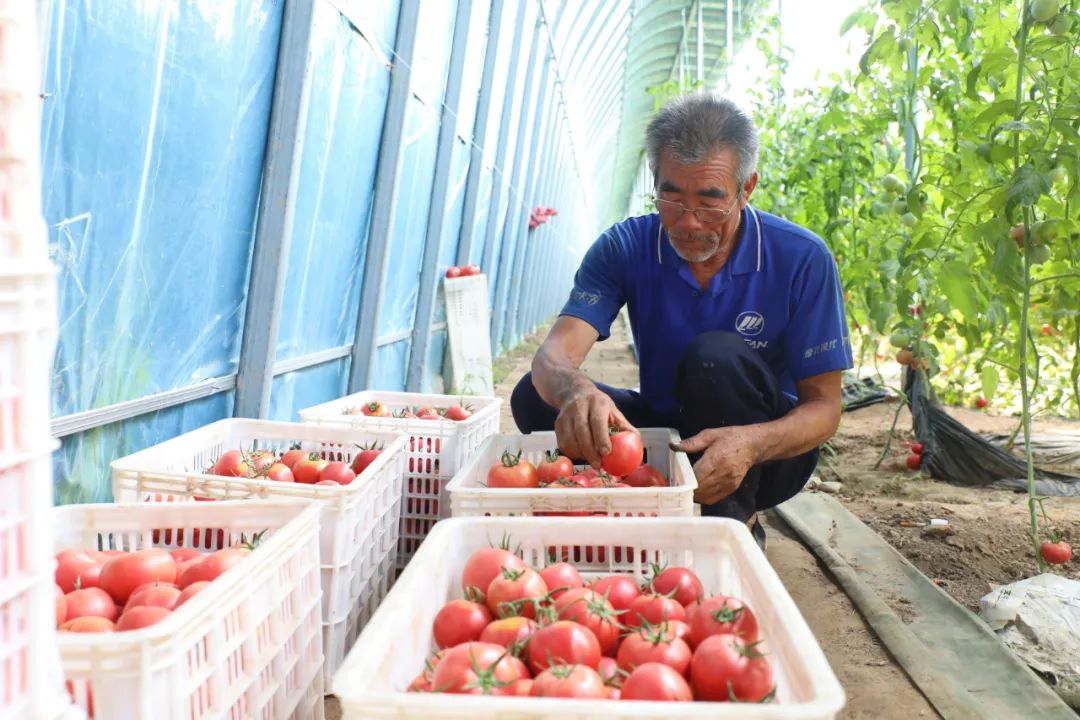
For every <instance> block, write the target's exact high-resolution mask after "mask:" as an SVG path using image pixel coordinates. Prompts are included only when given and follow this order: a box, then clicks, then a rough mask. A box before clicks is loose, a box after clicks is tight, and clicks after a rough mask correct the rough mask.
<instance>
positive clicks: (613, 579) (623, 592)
mask: <svg viewBox="0 0 1080 720" xmlns="http://www.w3.org/2000/svg"><path fill="white" fill-rule="evenodd" d="M589 589H591V590H593V591H594V592H596V593H598V594H600V595H603V596H604V597H606V598H607V601H608V602H609V603H611V607H613V608H615V609H616V610H629V609H630V606H631V605H632V604H633V602H634V601H635V600H637V599H638V598H639V597H640V596H641V590H640V589H639V588H638V585H637V581H635V580H634V578H632V577H631V576H629V575H608V576H607V577H602V578H600V579H598V580H594V581H593V583H592V584H591V585H589Z"/></svg>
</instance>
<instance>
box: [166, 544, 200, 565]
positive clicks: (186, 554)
mask: <svg viewBox="0 0 1080 720" xmlns="http://www.w3.org/2000/svg"><path fill="white" fill-rule="evenodd" d="M169 554H170V555H172V559H173V560H175V561H176V563H177V565H179V564H180V563H182V562H187V561H188V560H197V559H199V558H201V557H202V556H203V554H202V553H201V552H199V551H198V550H196V549H195V548H187V547H181V548H173V549H172V550H170V551H169Z"/></svg>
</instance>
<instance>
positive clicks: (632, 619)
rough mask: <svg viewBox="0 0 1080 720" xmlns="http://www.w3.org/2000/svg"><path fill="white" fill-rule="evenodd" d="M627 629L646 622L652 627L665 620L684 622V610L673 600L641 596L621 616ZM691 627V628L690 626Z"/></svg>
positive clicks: (655, 596) (660, 596)
mask: <svg viewBox="0 0 1080 720" xmlns="http://www.w3.org/2000/svg"><path fill="white" fill-rule="evenodd" d="M623 617H624V618H625V619H624V621H623V622H624V623H625V624H626V626H627V627H630V628H638V627H641V625H643V624H644V623H643V622H642V620H643V619H644V620H646V621H648V622H650V623H652V624H653V625H659V624H660V623H662V622H664V621H665V620H683V621H685V620H686V610H684V609H683V606H682V605H680V604H679V602H678V601H677V600H675V598H669V597H664V596H663V595H656V594H655V593H653V594H649V595H642V596H641V597H639V598H638V599H637V600H635V601H634V602H632V603H631V604H630V609H629V610H627V612H626V615H625V616H623ZM691 627H692V626H691Z"/></svg>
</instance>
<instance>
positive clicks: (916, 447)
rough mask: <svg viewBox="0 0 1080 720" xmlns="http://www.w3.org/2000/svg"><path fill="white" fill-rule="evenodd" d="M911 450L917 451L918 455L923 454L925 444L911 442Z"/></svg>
mask: <svg viewBox="0 0 1080 720" xmlns="http://www.w3.org/2000/svg"><path fill="white" fill-rule="evenodd" d="M911 452H913V453H915V454H916V455H922V454H923V444H922V443H911Z"/></svg>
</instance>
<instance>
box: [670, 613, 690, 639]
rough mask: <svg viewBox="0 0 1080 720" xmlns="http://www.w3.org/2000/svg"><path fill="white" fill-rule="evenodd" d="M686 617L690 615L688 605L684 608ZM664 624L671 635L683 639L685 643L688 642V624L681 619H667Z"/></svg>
mask: <svg viewBox="0 0 1080 720" xmlns="http://www.w3.org/2000/svg"><path fill="white" fill-rule="evenodd" d="M686 617H690V606H687V608H686ZM664 625H665V626H666V627H667V629H668V632H670V633H671V635H672V637H677V638H679V639H680V640H682V641H684V642H685V643H686V644H688V645H689V644H690V624H689V623H687V622H684V621H682V620H668V621H667V622H666V623H664Z"/></svg>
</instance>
